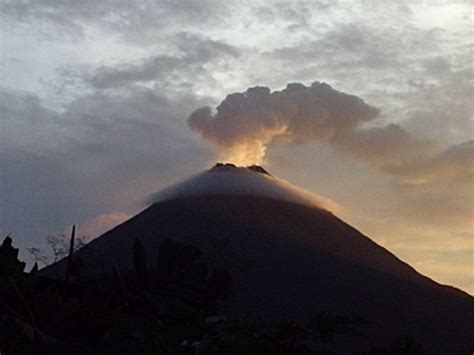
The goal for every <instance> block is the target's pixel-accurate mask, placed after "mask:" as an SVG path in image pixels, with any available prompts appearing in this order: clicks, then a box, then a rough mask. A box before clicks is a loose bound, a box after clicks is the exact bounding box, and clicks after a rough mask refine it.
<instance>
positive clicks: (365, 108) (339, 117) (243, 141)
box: [188, 82, 379, 165]
mask: <svg viewBox="0 0 474 355" xmlns="http://www.w3.org/2000/svg"><path fill="white" fill-rule="evenodd" d="M378 114H379V110H378V109H377V108H375V107H372V106H369V105H368V104H366V103H365V102H364V101H363V100H362V99H360V98H358V97H356V96H354V95H349V94H346V93H343V92H340V91H337V90H334V89H333V88H332V87H331V86H329V85H328V84H326V83H320V82H314V83H312V84H311V85H310V86H305V85H303V84H299V83H293V84H288V85H287V86H286V88H285V89H283V90H281V91H273V92H271V91H270V89H269V88H267V87H253V88H249V89H248V90H247V91H246V92H244V93H234V94H230V95H228V96H227V97H226V98H225V99H224V101H222V102H221V103H220V105H219V106H217V108H216V112H214V113H213V112H212V110H211V108H210V107H203V108H200V109H198V110H196V111H194V112H193V113H192V114H191V115H190V117H189V118H188V124H189V127H190V128H191V129H192V130H193V131H195V132H199V133H200V134H201V135H202V136H203V137H204V138H205V139H206V140H208V141H210V142H212V143H214V144H215V145H216V147H217V149H218V155H219V158H220V159H221V160H222V161H224V162H231V163H234V164H237V165H250V164H261V163H262V161H263V159H264V157H265V154H266V150H267V147H268V146H269V145H270V144H271V143H272V142H273V141H274V140H275V139H276V138H277V137H278V138H279V139H282V140H284V141H285V142H305V141H319V140H323V139H334V138H335V137H337V136H339V135H344V134H345V133H346V132H351V131H353V130H354V129H355V128H356V127H357V126H359V125H361V124H362V123H364V122H368V121H371V120H373V119H374V118H375V117H377V115H378Z"/></svg>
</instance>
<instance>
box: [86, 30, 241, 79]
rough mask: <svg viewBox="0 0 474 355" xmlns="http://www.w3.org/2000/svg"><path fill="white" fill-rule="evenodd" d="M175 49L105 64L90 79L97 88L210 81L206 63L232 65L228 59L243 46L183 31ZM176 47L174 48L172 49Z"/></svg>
mask: <svg viewBox="0 0 474 355" xmlns="http://www.w3.org/2000/svg"><path fill="white" fill-rule="evenodd" d="M174 39H175V41H174V46H175V52H176V53H173V54H161V55H156V56H152V57H150V58H147V59H146V60H144V61H143V62H142V63H139V64H122V65H119V66H116V67H111V66H108V67H101V68H99V69H97V70H96V72H95V74H94V75H93V76H92V77H90V78H89V79H88V81H89V82H90V83H91V84H92V85H93V86H94V87H96V88H108V87H114V88H116V87H118V86H121V85H129V84H133V83H136V82H150V81H155V80H166V79H168V80H169V81H170V82H173V81H174V82H176V81H180V80H186V81H197V79H198V78H199V76H201V78H200V79H201V81H207V82H208V81H210V80H211V77H210V75H209V73H208V69H206V68H205V67H204V66H205V65H206V66H210V65H216V66H219V65H228V63H227V62H226V61H225V60H227V61H228V60H229V59H235V58H237V57H238V56H239V54H240V52H239V50H238V49H237V48H236V47H234V46H231V45H229V44H227V43H224V42H222V41H216V40H211V39H207V38H202V37H200V36H197V35H194V34H189V33H181V34H179V35H176V36H175V37H174ZM170 51H172V50H170Z"/></svg>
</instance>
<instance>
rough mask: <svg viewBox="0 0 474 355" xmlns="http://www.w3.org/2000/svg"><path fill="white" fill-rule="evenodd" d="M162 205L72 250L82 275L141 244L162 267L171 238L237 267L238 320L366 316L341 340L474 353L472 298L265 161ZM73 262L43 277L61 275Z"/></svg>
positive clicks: (176, 194) (120, 260)
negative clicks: (276, 174)
mask: <svg viewBox="0 0 474 355" xmlns="http://www.w3.org/2000/svg"><path fill="white" fill-rule="evenodd" d="M154 201H155V202H154V203H153V204H152V205H151V206H150V207H149V208H147V209H146V210H144V211H143V212H141V213H140V214H138V215H136V216H135V217H133V218H131V219H130V220H128V221H126V222H125V223H123V224H121V225H119V226H117V227H115V228H114V229H112V230H110V231H109V232H107V233H105V234H104V235H102V236H101V237H99V238H97V239H95V240H94V241H92V242H91V243H89V244H88V245H87V246H85V247H84V248H82V249H81V250H79V251H78V252H77V253H76V254H74V258H75V260H80V262H81V263H80V264H81V265H82V266H81V275H89V276H90V275H98V274H103V273H106V272H110V271H112V270H113V269H114V268H116V269H133V268H134V260H133V257H132V256H131V253H130V250H132V248H133V247H134V245H135V249H137V248H138V247H137V243H138V242H137V240H139V241H140V248H142V249H143V250H144V252H145V254H146V256H145V257H144V258H146V260H148V262H149V263H150V264H152V263H153V264H154V263H156V260H157V259H158V252H159V246H160V243H161V242H162V241H164V240H170V239H171V240H175V241H177V242H180V243H185V244H188V245H193V246H196V247H198V248H199V249H201V250H203V251H204V254H205V255H206V257H207V262H208V263H209V264H211V265H212V267H213V268H215V269H223V270H227V271H228V272H229V274H230V277H231V280H232V291H231V294H230V298H229V299H228V301H227V302H226V303H225V304H224V305H223V311H222V312H223V313H224V314H225V315H226V316H228V317H230V318H239V319H243V318H256V319H265V320H292V321H299V320H301V321H305V322H307V321H308V320H311V319H316V318H317V316H318V315H319V317H320V315H321V314H341V315H345V316H348V317H356V318H357V319H362V320H364V322H363V323H364V326H363V327H362V328H361V329H359V332H360V334H359V335H360V336H358V337H357V341H355V340H354V337H351V336H346V337H344V336H342V337H340V338H339V339H338V344H339V345H338V346H339V349H342V350H341V351H343V352H344V351H347V352H348V353H351V352H355V351H356V350H358V349H364V348H368V347H369V346H373V345H374V344H375V345H376V344H386V343H388V342H389V341H390V339H394V338H396V337H399V336H405V335H407V336H410V337H413V338H414V339H416V341H417V342H419V343H420V344H421V345H422V346H423V349H425V351H426V352H427V353H429V354H431V353H433V354H451V353H455V352H456V351H458V352H460V353H471V352H472V350H473V349H474V337H473V336H472V331H471V330H472V328H473V326H474V299H473V297H471V296H470V295H468V294H467V293H465V292H463V291H461V290H458V289H456V288H453V287H450V286H443V285H440V284H438V283H436V282H434V281H433V280H431V279H429V278H427V277H425V276H423V275H421V274H419V273H418V272H417V271H416V270H414V269H413V268H412V267H410V266H409V265H408V264H406V263H404V262H403V261H401V260H400V259H398V258H397V257H396V256H394V255H393V254H392V253H390V252H389V251H387V250H386V249H384V248H383V247H381V246H379V245H377V244H376V243H375V242H373V241H372V240H370V239H369V238H368V237H366V236H364V235H363V234H361V233H360V232H359V231H357V230H356V229H354V228H352V227H351V226H350V225H348V224H346V223H345V222H343V221H342V220H340V219H339V218H337V217H336V216H335V215H333V214H332V213H331V212H329V211H327V210H325V209H323V208H322V207H321V206H318V202H317V199H312V198H311V197H308V195H304V194H301V193H300V192H299V191H298V190H297V189H293V188H292V187H291V186H289V185H287V184H285V183H282V182H281V181H279V180H278V179H276V178H273V177H272V176H271V175H269V174H268V173H267V172H266V171H265V170H263V169H262V168H260V167H252V168H249V169H244V168H237V167H233V166H230V165H222V164H221V165H217V166H216V167H215V168H213V169H211V170H209V171H207V172H204V173H202V174H199V175H196V176H195V177H192V178H191V179H189V180H185V181H183V182H182V183H180V184H177V185H176V186H174V187H171V188H169V189H166V190H164V191H163V192H162V193H159V194H157V195H156V196H155V197H154ZM315 201H316V202H315ZM134 243H135V244H134ZM142 249H140V251H142ZM65 266H66V263H65V261H64V260H63V261H60V262H58V263H56V264H54V265H52V266H50V267H47V268H45V269H43V270H40V273H41V274H42V275H48V276H55V275H56V276H57V277H62V275H64V271H65ZM323 312H324V313H323Z"/></svg>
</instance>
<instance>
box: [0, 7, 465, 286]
mask: <svg viewBox="0 0 474 355" xmlns="http://www.w3.org/2000/svg"><path fill="white" fill-rule="evenodd" d="M473 11H474V9H473V5H472V2H471V1H465V2H463V1H445V2H443V1H429V2H428V1H426V2H425V1H421V0H416V1H398V2H393V1H390V2H389V1H387V2H383V1H375V0H374V1H364V2H350V1H347V0H346V1H340V2H339V1H291V2H274V1H231V2H228V1H227V2H223V1H217V0H216V1H212V0H200V1H189V0H188V1H169V0H163V1H136V2H134V1H130V0H128V1H122V0H117V1H90V0H84V1H73V0H63V1H61V0H56V1H54V0H34V1H33V0H31V1H28V0H11V1H8V0H0V16H1V21H0V26H1V34H0V36H1V37H0V60H1V64H0V79H1V81H0V90H1V95H0V195H1V199H0V236H4V235H6V234H8V233H11V234H12V236H13V238H14V241H15V244H16V245H17V246H19V247H20V248H23V249H24V248H26V247H29V246H33V245H37V244H38V243H41V241H42V240H44V239H45V237H46V236H47V235H50V234H56V233H61V232H63V231H65V230H66V228H68V226H70V225H71V224H73V223H77V224H79V225H80V233H81V234H83V235H87V236H89V237H93V236H95V235H96V234H97V233H99V232H101V231H103V230H104V228H107V227H108V226H111V225H114V224H116V223H118V222H120V221H123V220H124V219H126V218H128V217H129V216H130V215H132V214H134V213H136V212H138V211H140V210H141V209H143V208H144V207H145V204H144V201H146V199H147V196H149V195H150V194H152V193H154V192H156V191H158V190H160V189H161V188H163V187H165V186H167V185H169V184H171V183H173V182H175V181H177V180H179V179H180V178H182V177H184V176H187V175H189V174H192V173H195V172H198V171H201V170H203V169H205V168H207V167H209V166H211V165H212V164H213V163H214V162H215V161H216V159H220V158H222V157H225V158H229V157H230V156H232V154H234V153H235V151H240V152H241V151H242V150H241V148H242V147H244V146H245V147H244V148H245V149H247V148H248V149H249V151H251V153H252V154H250V156H251V157H250V159H254V160H262V161H263V164H264V165H265V166H266V167H267V168H268V170H270V171H271V172H272V173H273V174H275V175H278V176H279V177H282V178H284V179H287V180H289V181H291V182H293V183H295V184H297V185H300V186H302V187H304V188H306V189H308V190H311V191H314V192H317V193H318V194H320V195H323V196H326V197H327V198H330V199H331V200H333V201H335V202H336V203H337V204H339V205H341V206H342V207H343V211H342V212H341V217H343V218H344V219H345V220H346V221H348V222H349V223H351V224H352V225H354V226H356V227H357V228H358V229H360V230H361V231H362V232H364V233H365V234H367V235H369V236H370V237H371V238H373V239H374V240H375V241H377V242H378V243H379V244H381V245H383V246H385V247H387V248H388V249H390V250H391V251H392V252H394V253H395V254H396V255H398V256H399V257H401V258H402V259H403V260H405V261H407V262H408V263H410V264H411V265H413V266H414V267H415V268H416V269H417V270H419V271H420V272H422V273H425V274H427V275H428V276H430V277H432V278H434V279H435V280H436V281H439V282H442V283H448V284H451V285H455V286H457V287H460V288H462V289H464V290H467V291H469V292H471V293H474V264H473V263H474V254H473V252H474V251H473V244H474V243H473V242H474V240H473V238H474V228H473V212H474V206H473V203H472V201H473V200H474V185H473V160H472V157H473V156H474V141H473V139H474V118H473V112H474V99H473V98H474V85H473V72H474V69H473V54H474V53H473V51H474V47H473V38H474V33H473V29H474V26H473V22H474V18H473V16H474V15H473ZM322 83H326V84H322ZM288 84H290V85H288ZM254 87H258V88H254ZM249 88H254V89H250V90H248V89H249ZM234 93H235V94H234ZM229 94H234V95H230V96H227V95H229ZM206 107H209V108H206ZM216 107H219V109H218V110H216ZM190 116H191V118H190ZM242 142H244V145H242V144H241V143H242ZM255 149H257V150H258V152H257V153H256V155H255V154H254V153H255ZM22 257H23V258H24V259H25V260H29V259H28V255H27V253H22Z"/></svg>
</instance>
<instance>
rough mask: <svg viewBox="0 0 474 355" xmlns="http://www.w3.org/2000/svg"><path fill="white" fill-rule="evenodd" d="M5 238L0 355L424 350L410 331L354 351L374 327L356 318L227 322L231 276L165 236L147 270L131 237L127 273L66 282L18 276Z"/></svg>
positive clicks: (19, 267)
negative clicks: (131, 267)
mask: <svg viewBox="0 0 474 355" xmlns="http://www.w3.org/2000/svg"><path fill="white" fill-rule="evenodd" d="M17 255H18V251H17V250H16V249H14V248H13V247H12V246H11V239H9V238H7V239H6V240H5V241H4V243H3V246H2V247H1V249H0V353H1V354H2V355H10V354H70V355H74V354H211V355H212V354H246V355H247V354H351V353H360V354H408V355H409V354H424V352H423V348H422V346H421V345H420V344H418V343H417V341H416V339H414V338H413V337H412V336H410V335H409V334H400V336H398V337H393V338H392V339H391V340H390V341H388V342H387V343H386V344H383V345H378V346H371V347H367V348H366V350H364V351H362V352H359V351H358V352H354V351H351V348H350V345H347V344H357V343H358V342H359V339H360V342H361V343H365V341H364V332H365V331H366V329H368V328H370V327H373V325H372V324H370V322H368V321H367V320H366V319H364V318H363V317H361V316H359V315H357V314H355V313H354V314H332V313H327V312H320V313H318V314H316V315H314V316H313V317H311V319H310V320H309V321H308V322H304V323H302V322H299V323H298V322H295V321H288V322H283V321H278V322H277V321H265V320H261V319H260V320H258V321H257V320H255V319H252V318H251V317H246V319H237V320H230V319H227V318H226V317H223V316H220V315H221V314H224V313H225V310H224V309H225V307H226V302H227V300H228V299H229V298H231V297H232V278H231V276H230V274H229V273H228V272H227V271H226V270H217V269H212V268H210V267H209V266H208V264H207V263H206V262H205V261H203V260H205V258H203V256H202V252H201V251H200V250H199V249H198V248H196V247H193V246H190V245H185V244H181V243H177V242H173V241H171V240H165V241H163V242H162V243H161V245H160V250H159V253H158V260H157V261H156V262H155V263H154V266H149V265H150V264H151V265H153V263H148V262H147V260H146V256H145V253H144V250H143V247H142V245H141V243H140V242H139V241H138V240H137V241H136V242H135V243H134V245H133V248H132V250H130V258H131V259H132V260H133V265H134V270H131V271H120V272H119V271H117V270H115V271H114V272H112V273H108V274H102V275H96V276H89V277H83V278H76V279H75V280H74V281H73V282H64V281H58V280H54V279H50V278H47V277H42V276H38V275H37V273H36V270H33V271H32V272H30V273H25V272H23V269H24V266H25V265H24V263H21V262H19V261H18V260H17Z"/></svg>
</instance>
